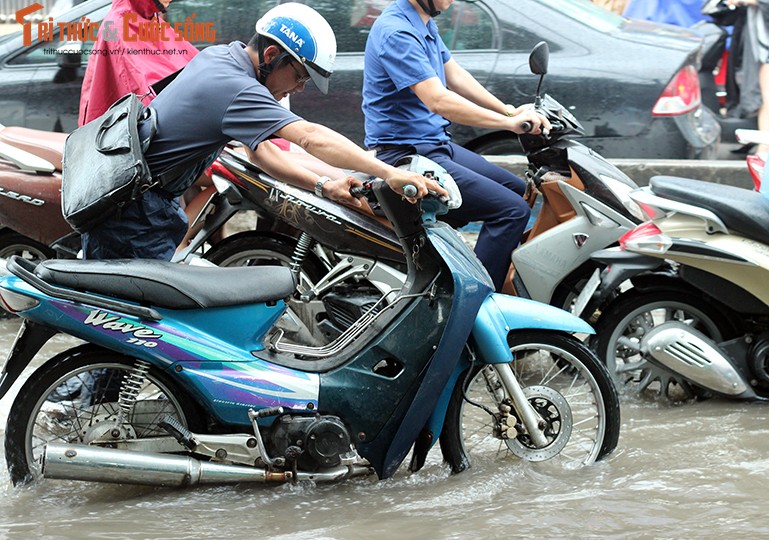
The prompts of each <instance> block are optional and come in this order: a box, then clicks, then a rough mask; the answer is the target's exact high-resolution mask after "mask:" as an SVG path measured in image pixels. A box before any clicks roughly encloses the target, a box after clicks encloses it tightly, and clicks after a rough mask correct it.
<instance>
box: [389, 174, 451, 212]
mask: <svg viewBox="0 0 769 540" xmlns="http://www.w3.org/2000/svg"><path fill="white" fill-rule="evenodd" d="M384 180H385V182H387V185H388V186H390V189H392V190H393V191H394V192H396V193H400V194H401V195H403V196H404V197H406V192H404V188H406V186H409V185H410V186H414V187H415V188H416V195H414V196H413V197H410V196H409V197H406V199H407V200H408V201H409V202H410V203H415V202H416V201H417V199H421V198H422V197H424V196H425V195H427V194H428V191H433V192H435V193H437V194H438V195H439V196H443V197H448V196H449V192H448V191H446V190H445V189H443V188H442V187H441V185H440V184H439V183H438V182H436V181H435V180H431V179H429V178H425V177H424V176H422V175H421V174H417V173H414V172H408V171H403V170H401V169H395V168H393V173H392V174H391V175H389V176H388V177H387V178H385V179H384ZM407 191H410V190H407ZM409 195H410V193H409Z"/></svg>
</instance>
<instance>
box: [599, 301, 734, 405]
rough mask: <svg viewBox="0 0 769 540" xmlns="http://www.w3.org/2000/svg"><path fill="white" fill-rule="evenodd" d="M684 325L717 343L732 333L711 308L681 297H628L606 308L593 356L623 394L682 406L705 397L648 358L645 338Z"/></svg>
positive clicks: (696, 389)
mask: <svg viewBox="0 0 769 540" xmlns="http://www.w3.org/2000/svg"><path fill="white" fill-rule="evenodd" d="M668 321H680V322H683V323H685V324H687V325H689V326H691V327H692V328H695V329H697V330H699V331H700V332H702V333H703V334H705V335H706V336H708V337H709V338H711V339H712V340H714V341H716V342H719V341H723V340H724V339H729V338H730V337H732V334H733V327H732V325H731V324H730V323H729V322H728V319H727V318H726V317H725V316H724V315H723V314H722V313H721V312H720V311H719V310H718V309H717V308H716V307H715V306H713V305H712V304H710V303H708V302H706V301H705V300H703V299H702V298H699V297H697V296H695V295H693V294H689V293H685V292H680V291H672V290H670V291H657V292H647V293H643V294H641V293H636V292H634V291H630V292H628V293H626V294H625V295H624V296H622V297H620V298H618V299H617V301H616V302H614V303H613V304H611V305H610V306H608V308H607V309H606V311H604V312H603V313H602V314H601V318H600V320H599V321H598V324H597V325H596V336H595V350H596V352H597V353H598V356H599V357H600V358H602V359H603V360H604V361H605V362H606V366H607V367H608V368H609V372H610V373H611V374H612V377H613V378H614V381H615V382H616V384H617V386H618V388H619V389H620V390H624V391H627V392H631V393H634V394H653V395H659V396H662V397H664V398H666V399H669V400H672V401H681V400H686V399H690V398H693V397H697V396H703V395H706V393H705V392H704V391H703V390H702V389H701V388H699V387H696V386H694V385H692V384H690V383H689V382H688V381H687V380H686V379H683V378H681V377H678V376H676V375H675V374H673V373H672V372H670V371H668V370H666V369H663V368H661V367H658V366H657V365H655V364H654V363H653V362H650V361H649V360H648V358H647V355H648V353H647V352H645V351H644V338H645V336H646V335H647V334H648V333H649V332H650V331H651V330H652V329H653V328H654V327H656V326H659V325H661V324H664V323H666V322H668Z"/></svg>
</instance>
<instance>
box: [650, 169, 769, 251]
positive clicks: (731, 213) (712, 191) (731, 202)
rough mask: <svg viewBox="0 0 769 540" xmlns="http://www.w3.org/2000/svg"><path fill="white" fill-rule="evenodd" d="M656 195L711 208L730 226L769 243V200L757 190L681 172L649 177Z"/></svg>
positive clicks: (731, 228) (737, 231)
mask: <svg viewBox="0 0 769 540" xmlns="http://www.w3.org/2000/svg"><path fill="white" fill-rule="evenodd" d="M649 187H650V188H651V190H652V192H654V194H655V195H658V196H660V197H664V198H665V199H670V200H671V201H676V202H682V203H686V204H691V205H694V206H699V207H700V208H705V209H707V210H710V211H711V212H713V213H714V214H715V215H717V216H718V217H719V218H721V221H723V222H724V225H726V226H727V227H728V228H729V230H731V231H734V232H736V233H739V234H741V235H743V236H745V237H747V238H751V239H753V240H757V241H759V242H761V243H763V244H769V200H767V198H766V197H765V196H764V195H762V194H761V193H759V192H757V191H751V190H749V189H744V188H738V187H735V186H725V185H722V184H713V183H711V182H704V181H702V180H694V179H691V178H679V177H677V176H655V177H653V178H651V179H650V180H649Z"/></svg>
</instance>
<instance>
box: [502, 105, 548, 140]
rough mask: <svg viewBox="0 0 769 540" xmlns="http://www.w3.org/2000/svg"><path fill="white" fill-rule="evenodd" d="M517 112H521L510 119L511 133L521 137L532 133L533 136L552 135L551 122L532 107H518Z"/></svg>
mask: <svg viewBox="0 0 769 540" xmlns="http://www.w3.org/2000/svg"><path fill="white" fill-rule="evenodd" d="M521 109H523V110H521ZM516 110H521V112H519V113H518V114H515V115H513V116H511V117H510V127H509V128H508V129H509V130H510V131H512V132H513V133H517V134H519V135H521V134H523V133H530V134H532V135H539V134H540V133H542V134H543V135H547V134H548V133H550V130H551V129H552V126H551V125H550V120H548V119H547V118H546V117H545V116H543V115H542V114H540V113H538V112H537V111H536V110H534V109H533V108H531V107H530V106H529V107H527V106H523V107H518V109H516Z"/></svg>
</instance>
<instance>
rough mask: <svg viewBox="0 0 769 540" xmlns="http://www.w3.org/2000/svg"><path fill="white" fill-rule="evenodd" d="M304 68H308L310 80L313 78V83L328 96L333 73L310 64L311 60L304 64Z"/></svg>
mask: <svg viewBox="0 0 769 540" xmlns="http://www.w3.org/2000/svg"><path fill="white" fill-rule="evenodd" d="M304 67H306V68H307V73H309V74H310V78H312V82H314V83H315V86H317V87H318V90H320V91H321V92H323V93H324V94H328V80H329V78H330V77H331V73H330V72H329V71H326V70H325V69H322V68H320V67H318V66H317V65H316V64H314V63H313V62H310V61H309V60H308V61H305V62H304Z"/></svg>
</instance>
